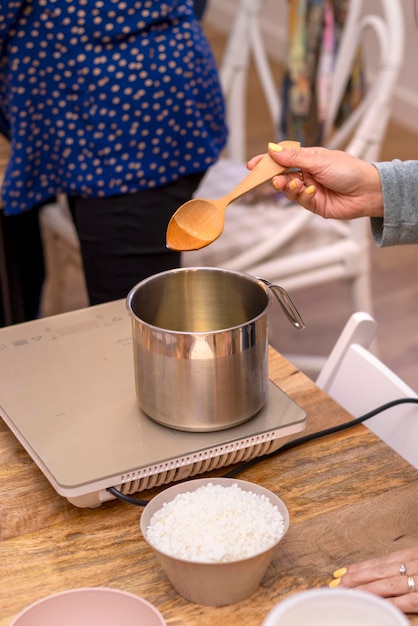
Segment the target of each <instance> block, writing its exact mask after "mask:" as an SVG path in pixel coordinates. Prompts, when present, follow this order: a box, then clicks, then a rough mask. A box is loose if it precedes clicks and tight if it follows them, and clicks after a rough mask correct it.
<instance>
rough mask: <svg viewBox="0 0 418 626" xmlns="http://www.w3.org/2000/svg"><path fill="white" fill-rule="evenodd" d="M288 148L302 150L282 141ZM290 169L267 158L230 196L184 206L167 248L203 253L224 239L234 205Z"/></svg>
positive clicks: (172, 225)
mask: <svg viewBox="0 0 418 626" xmlns="http://www.w3.org/2000/svg"><path fill="white" fill-rule="evenodd" d="M280 144H281V145H282V146H283V147H284V148H289V149H293V150H299V149H300V144H299V142H297V141H281V142H280ZM286 169H287V168H285V167H283V166H281V165H279V164H278V163H276V161H274V160H273V159H272V158H271V157H270V155H269V154H266V155H265V156H264V157H263V158H262V159H261V160H260V161H259V162H258V163H257V165H256V166H255V167H254V169H252V170H251V171H250V172H249V174H248V175H247V176H246V177H245V178H244V179H243V180H242V181H241V182H240V183H239V184H238V185H237V186H236V187H235V188H234V189H233V190H232V191H231V192H230V193H229V194H227V195H226V196H224V197H223V198H219V199H218V200H205V199H204V198H194V199H193V200H189V201H188V202H185V204H182V206H181V207H179V208H178V209H177V211H176V212H175V213H174V215H173V216H172V218H171V220H170V222H169V224H168V227H167V234H166V243H167V248H170V249H171V250H177V251H186V250H199V249H200V248H204V247H205V246H208V245H209V244H210V243H212V242H213V241H215V239H217V238H218V237H219V235H221V233H222V231H223V229H224V224H225V211H226V209H227V207H228V205H229V204H231V202H233V201H234V200H237V199H238V198H240V197H241V196H243V195H244V194H245V193H247V192H248V191H251V190H252V189H255V188H256V187H258V186H259V185H261V184H262V183H265V182H266V181H267V180H269V179H271V178H273V176H276V175H277V174H281V173H282V172H284V171H285V170H286Z"/></svg>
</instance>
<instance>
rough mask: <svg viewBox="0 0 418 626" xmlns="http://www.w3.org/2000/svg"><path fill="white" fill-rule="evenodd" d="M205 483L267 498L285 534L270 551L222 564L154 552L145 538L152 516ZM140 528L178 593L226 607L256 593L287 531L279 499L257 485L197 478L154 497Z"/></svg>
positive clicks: (221, 479) (202, 602)
mask: <svg viewBox="0 0 418 626" xmlns="http://www.w3.org/2000/svg"><path fill="white" fill-rule="evenodd" d="M208 483H212V484H213V485H222V486H223V487H230V486H231V485H233V484H237V485H238V486H239V487H240V489H242V490H244V491H250V492H253V493H256V494H259V495H264V496H265V497H267V498H268V499H269V500H270V502H271V503H272V504H273V505H275V506H277V508H278V510H279V512H280V513H281V514H282V516H283V519H284V532H283V534H282V536H281V537H280V539H279V540H278V541H277V542H276V543H275V544H274V545H273V546H272V547H270V548H269V549H267V550H265V551H264V552H260V553H259V554H256V555H255V556H252V557H249V558H244V559H241V560H237V561H229V562H221V563H213V562H210V563H207V562H195V561H188V560H183V559H179V558H175V557H173V556H170V555H168V554H165V553H163V552H161V551H160V550H158V549H156V548H155V547H154V546H153V545H152V544H151V543H150V541H149V539H148V538H147V529H148V527H149V525H150V522H151V518H152V516H153V515H154V513H155V512H156V511H158V510H159V509H161V508H162V507H163V505H164V503H167V502H170V501H171V500H173V499H174V498H175V497H176V496H177V495H178V494H181V493H186V492H192V491H195V490H196V489H198V488H199V487H202V486H204V485H207V484H208ZM140 526H141V532H142V534H143V536H144V538H145V540H146V541H147V543H148V544H149V545H150V547H151V548H152V549H153V551H154V553H155V555H156V557H157V559H158V561H159V563H160V565H161V566H162V568H163V570H164V571H165V573H166V574H167V576H168V578H169V580H170V582H171V584H172V585H173V587H174V589H175V590H176V591H177V593H179V594H180V595H181V596H183V597H184V598H185V599H186V600H189V601H190V602H194V603H196V604H201V605H205V606H225V605H228V604H235V603H236V602H241V601H242V600H244V599H245V598H248V597H249V596H250V595H251V594H252V593H254V592H255V590H256V589H257V587H258V586H259V584H260V582H261V580H262V578H263V576H264V574H265V573H266V571H267V568H268V566H269V565H270V563H271V561H272V559H273V556H274V553H275V552H276V549H277V546H278V544H279V542H280V541H281V539H282V538H283V537H284V535H285V534H286V532H287V530H288V528H289V513H288V510H287V508H286V506H285V504H284V503H283V502H282V500H280V498H278V497H277V496H276V495H275V494H274V493H272V492H271V491H269V490H268V489H265V488H264V487H261V486H260V485H256V484H254V483H250V482H247V481H244V480H236V479H232V478H199V479H196V480H190V481H186V482H183V483H180V484H178V485H174V486H173V487H170V488H168V489H166V490H165V491H163V492H162V493H160V494H159V495H157V496H155V497H154V498H153V499H152V500H151V502H149V504H147V506H146V507H145V508H144V510H143V512H142V516H141V522H140Z"/></svg>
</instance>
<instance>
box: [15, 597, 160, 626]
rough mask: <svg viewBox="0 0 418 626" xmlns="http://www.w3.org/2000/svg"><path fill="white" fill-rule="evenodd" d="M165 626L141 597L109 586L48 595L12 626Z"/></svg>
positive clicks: (16, 618) (19, 616)
mask: <svg viewBox="0 0 418 626" xmlns="http://www.w3.org/2000/svg"><path fill="white" fill-rule="evenodd" d="M58 624H59V626H74V624H76V625H77V626H115V624H117V625H118V626H166V622H165V620H164V619H163V617H162V615H161V613H160V612H159V611H157V609H156V608H155V607H154V606H153V605H152V604H150V603H149V602H147V600H144V599H143V598H140V597H139V596H136V595H134V594H133V593H128V592H127V591H120V590H118V589H110V588H106V587H81V588H79V589H69V590H68V591H62V592H60V593H56V594H53V595H51V596H47V597H46V598H43V599H42V600H38V601H37V602H34V603H33V604H31V605H30V606H28V607H26V609H24V610H23V611H22V612H21V613H19V615H17V616H16V617H15V618H14V620H13V622H12V623H11V624H10V626H57V625H58Z"/></svg>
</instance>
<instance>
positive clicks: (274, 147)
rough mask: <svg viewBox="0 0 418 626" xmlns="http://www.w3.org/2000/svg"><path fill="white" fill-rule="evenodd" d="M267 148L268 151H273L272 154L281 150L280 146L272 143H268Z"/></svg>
mask: <svg viewBox="0 0 418 626" xmlns="http://www.w3.org/2000/svg"><path fill="white" fill-rule="evenodd" d="M269 148H270V150H273V152H281V151H282V150H283V148H282V146H281V145H280V144H279V143H273V142H270V143H269Z"/></svg>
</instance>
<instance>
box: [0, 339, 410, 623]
mask: <svg viewBox="0 0 418 626" xmlns="http://www.w3.org/2000/svg"><path fill="white" fill-rule="evenodd" d="M270 375H271V377H272V378H273V379H274V380H275V381H276V382H277V383H278V384H279V385H280V386H281V388H282V389H283V390H284V391H285V392H286V393H288V394H289V395H290V396H291V397H292V398H293V399H294V400H295V401H296V402H298V403H299V404H300V405H301V406H302V407H304V408H305V410H306V411H307V413H308V425H307V429H306V431H305V432H314V431H316V430H320V429H321V428H324V427H326V426H329V425H330V424H335V423H341V422H344V421H346V420H348V419H351V416H349V415H348V414H347V413H346V412H345V411H344V410H343V409H342V408H341V407H340V406H339V405H337V404H336V403H335V402H333V401H332V400H331V399H330V398H329V397H328V396H327V395H326V394H324V393H323V392H322V391H321V390H320V389H318V388H317V387H316V386H315V385H314V384H313V383H312V382H311V381H310V380H309V379H308V378H306V377H305V376H304V375H303V374H301V373H300V372H298V371H297V370H296V369H295V367H294V366H293V365H291V364H290V363H289V362H288V361H286V360H285V359H284V358H283V357H282V356H280V355H279V354H278V353H276V352H274V351H271V354H270ZM16 384H19V382H18V381H16ZM224 471H226V470H223V472H224ZM220 473H222V472H219V471H218V473H217V474H218V475H219V474H220ZM239 478H243V479H246V480H250V481H253V482H255V483H260V484H262V485H264V486H265V487H267V488H268V489H271V490H272V491H274V492H275V493H277V494H278V495H279V496H280V497H281V498H282V499H283V500H284V502H285V503H286V505H287V507H288V509H289V512H290V520H291V521H290V529H289V531H288V533H287V535H286V536H285V538H284V539H283V541H282V542H281V543H280V546H279V549H278V551H277V556H276V558H275V560H274V562H273V564H272V565H271V566H270V568H269V570H268V573H267V575H266V576H265V578H264V580H263V582H262V585H261V586H260V587H259V589H258V590H257V591H256V593H255V594H254V595H253V596H252V597H251V598H249V599H248V600H247V601H244V602H242V603H239V604H237V605H233V606H230V607H220V608H210V607H201V606H198V605H195V604H192V603H189V602H186V601H185V600H183V599H182V598H181V597H179V596H178V595H177V594H176V592H175V591H174V590H173V588H172V587H171V585H170V583H169V582H168V581H167V579H166V578H165V575H164V574H163V572H162V571H161V569H160V568H159V566H158V565H157V563H156V560H155V558H154V556H153V554H152V552H151V550H150V549H149V548H148V547H147V545H146V544H145V542H144V541H143V539H142V537H141V534H140V531H139V518H140V514H141V509H140V508H138V507H136V506H132V505H129V504H125V503H123V502H120V501H112V502H108V503H106V504H104V505H102V507H100V508H98V509H93V510H86V509H78V508H76V507H74V506H72V505H70V504H69V503H68V502H67V500H65V499H64V498H62V497H60V496H58V495H57V494H56V493H55V491H54V490H53V489H52V487H50V485H49V483H48V482H47V481H46V479H45V478H44V477H43V475H42V474H41V472H40V471H39V470H38V468H37V467H36V466H35V464H34V463H33V462H32V460H31V459H30V458H29V456H28V455H27V454H26V452H25V451H24V450H23V448H22V447H21V446H20V444H19V443H18V442H17V440H16V439H15V438H14V436H13V435H12V434H11V433H10V432H9V430H8V429H7V427H6V426H5V425H4V424H3V422H2V421H1V420H0V490H1V497H0V538H1V542H0V580H1V585H0V626H9V624H10V621H11V619H12V617H13V616H14V615H15V614H16V613H18V612H19V611H20V610H21V609H23V608H24V607H25V606H27V605H28V604H30V603H31V602H33V601H34V600H37V599H39V598H41V597H44V596H46V595H48V594H51V593H54V592H57V591H61V590H64V589H69V588H72V587H81V586H99V585H103V586H109V587H114V588H118V589H125V590H127V591H131V592H133V593H135V594H137V595H140V596H143V597H144V598H146V599H147V600H149V601H150V602H152V603H153V604H154V605H155V606H156V607H157V608H158V609H159V610H160V611H161V613H162V614H163V616H164V617H165V619H166V621H167V623H168V624H169V625H171V626H180V625H181V626H206V625H207V626H209V625H210V626H218V625H219V626H225V625H228V626H234V625H235V624H236V625H237V626H238V625H239V626H242V625H243V624H245V626H252V625H254V626H256V625H257V626H259V625H260V624H261V621H262V619H263V618H264V616H265V615H266V614H267V612H268V611H269V610H270V609H271V607H272V606H274V605H275V604H276V603H277V602H278V601H280V600H281V599H282V598H284V597H285V596H287V595H289V594H291V593H294V592H295V591H300V590H302V589H307V588H311V587H320V586H323V585H326V584H327V583H328V581H329V580H330V579H331V574H332V571H333V570H335V569H336V568H338V567H342V566H344V565H346V564H347V563H350V562H353V561H357V560H362V559H366V558H370V557H373V556H378V555H382V554H384V553H387V552H389V551H392V550H394V549H401V548H406V547H408V546H412V545H413V544H416V543H418V524H417V520H418V497H417V489H418V471H417V470H416V469H414V468H413V467H412V466H410V465H408V464H407V463H406V462H405V461H404V460H402V459H401V458H400V457H399V456H397V454H395V453H394V452H393V451H392V450H391V449H390V448H388V447H387V446H386V445H385V444H384V443H383V442H382V441H380V440H379V439H378V438H377V437H375V436H374V435H373V434H372V433H370V432H369V430H368V429H367V428H366V427H365V426H362V425H361V426H357V427H355V428H352V429H349V430H347V431H344V432H342V433H339V434H336V435H332V436H329V437H326V438H323V439H319V440H316V441H314V442H311V443H308V444H304V445H303V446H300V447H297V448H293V449H291V450H288V451H286V452H283V453H281V454H279V455H277V456H275V457H274V458H271V459H268V460H264V461H263V462H262V463H260V464H258V465H255V466H254V467H253V468H251V469H250V470H247V471H246V472H244V473H242V474H240V475H239ZM141 495H142V497H147V496H149V495H150V494H146V493H143V494H141ZM410 619H411V624H418V615H416V616H410Z"/></svg>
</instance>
